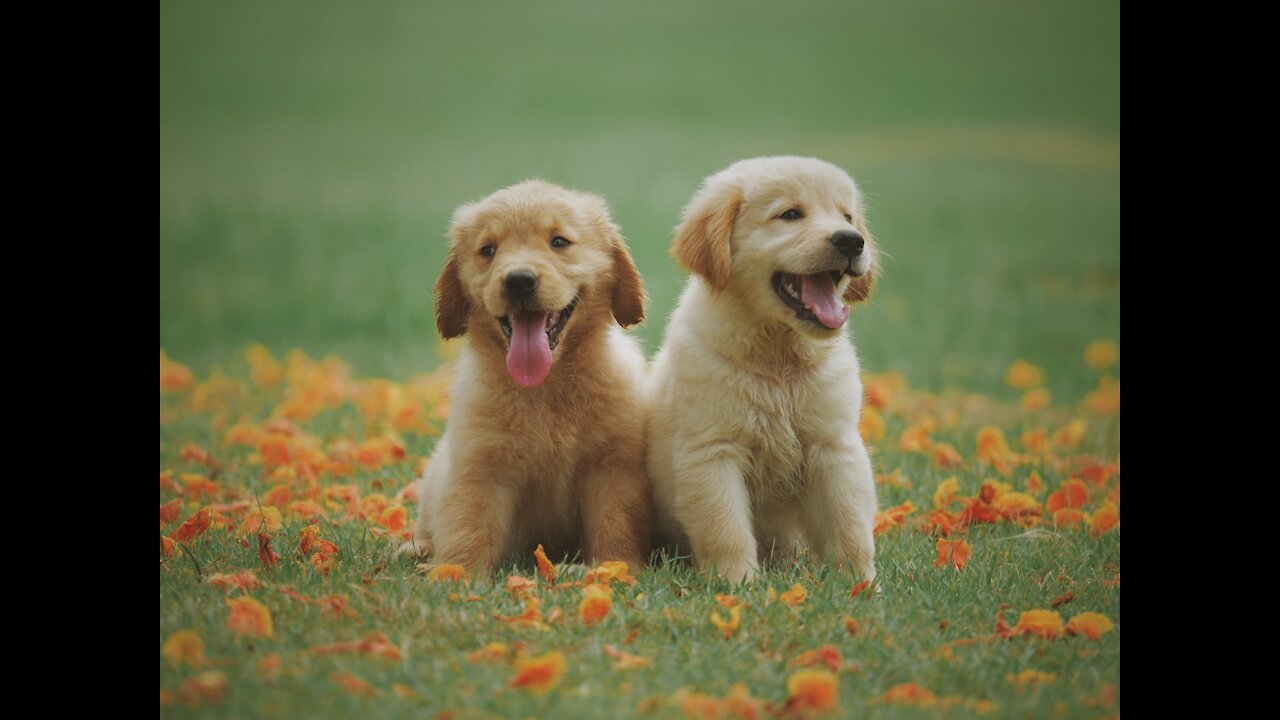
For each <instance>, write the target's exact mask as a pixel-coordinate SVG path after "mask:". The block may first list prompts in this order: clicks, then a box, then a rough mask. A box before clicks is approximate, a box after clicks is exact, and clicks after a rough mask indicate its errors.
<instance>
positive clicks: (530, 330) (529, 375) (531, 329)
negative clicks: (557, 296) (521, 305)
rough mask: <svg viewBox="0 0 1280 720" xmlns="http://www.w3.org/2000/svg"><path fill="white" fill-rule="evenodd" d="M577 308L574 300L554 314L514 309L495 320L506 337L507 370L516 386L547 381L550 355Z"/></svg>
mask: <svg viewBox="0 0 1280 720" xmlns="http://www.w3.org/2000/svg"><path fill="white" fill-rule="evenodd" d="M577 307H578V298H577V297H575V298H574V299H573V300H572V301H571V302H570V303H569V304H568V305H566V306H564V308H562V309H561V310H559V311H558V312H547V311H544V310H518V311H516V312H514V313H512V314H510V315H503V316H501V317H499V318H498V325H500V326H501V327H502V334H503V335H505V336H506V338H507V344H508V348H507V371H508V372H509V373H511V378H512V379H513V380H515V381H516V384H518V385H520V386H521V387H534V386H536V385H541V384H542V381H543V380H546V379H547V374H548V373H550V372H551V353H552V352H553V351H554V350H555V349H556V346H558V345H559V344H560V335H561V333H563V332H564V328H565V325H567V324H568V322H569V317H570V316H572V315H573V311H574V309H575V308H577Z"/></svg>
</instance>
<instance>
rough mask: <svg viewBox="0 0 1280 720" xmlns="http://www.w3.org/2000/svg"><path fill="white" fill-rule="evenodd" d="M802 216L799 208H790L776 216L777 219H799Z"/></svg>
mask: <svg viewBox="0 0 1280 720" xmlns="http://www.w3.org/2000/svg"><path fill="white" fill-rule="evenodd" d="M802 217H804V213H802V212H800V209H799V208H791V209H789V210H787V211H786V212H784V213H782V214H781V215H779V216H778V219H779V220H799V219H800V218H802Z"/></svg>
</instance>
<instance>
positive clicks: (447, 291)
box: [436, 203, 479, 340]
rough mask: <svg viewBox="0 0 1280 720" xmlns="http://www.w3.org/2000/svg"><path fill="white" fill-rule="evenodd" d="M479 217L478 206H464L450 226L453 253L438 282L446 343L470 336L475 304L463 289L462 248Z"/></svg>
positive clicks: (440, 321)
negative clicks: (470, 317) (471, 318)
mask: <svg viewBox="0 0 1280 720" xmlns="http://www.w3.org/2000/svg"><path fill="white" fill-rule="evenodd" d="M478 214H479V205H478V204H476V203H469V204H467V205H463V206H462V207H460V208H458V209H457V210H455V211H454V212H453V221H452V222H451V223H450V225H449V237H451V238H453V246H452V247H451V248H450V249H449V259H448V260H446V261H445V264H444V272H442V273H440V279H439V280H437V281H436V329H438V330H439V331H440V335H441V337H443V338H444V339H446V340H448V339H450V338H456V337H458V336H460V335H466V334H467V318H468V316H470V315H471V301H470V300H469V299H468V298H467V291H466V289H465V288H463V287H462V278H461V276H460V275H459V274H458V272H459V270H458V248H459V247H461V246H462V245H464V244H465V242H466V238H467V237H469V236H470V235H471V234H472V232H474V230H475V227H474V226H475V222H476V216H477V215H478Z"/></svg>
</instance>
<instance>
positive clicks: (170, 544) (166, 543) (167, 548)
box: [160, 535, 182, 557]
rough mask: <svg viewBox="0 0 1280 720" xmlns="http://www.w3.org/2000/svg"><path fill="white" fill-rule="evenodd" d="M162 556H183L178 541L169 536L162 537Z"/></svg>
mask: <svg viewBox="0 0 1280 720" xmlns="http://www.w3.org/2000/svg"><path fill="white" fill-rule="evenodd" d="M160 554H161V555H163V556H165V557H174V556H175V555H182V548H181V547H178V541H177V540H174V539H173V538H171V537H169V536H168V535H161V536H160Z"/></svg>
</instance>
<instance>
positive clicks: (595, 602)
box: [578, 584, 613, 625]
mask: <svg viewBox="0 0 1280 720" xmlns="http://www.w3.org/2000/svg"><path fill="white" fill-rule="evenodd" d="M582 594H583V596H584V597H583V600H582V602H581V603H579V605H578V615H579V616H580V617H581V618H582V622H583V623H584V624H586V625H595V624H596V623H598V622H600V621H601V620H603V619H604V617H605V615H608V614H609V608H611V607H612V606H613V592H612V591H611V590H610V589H609V586H608V585H600V584H592V585H588V586H586V587H584V588H582Z"/></svg>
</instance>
